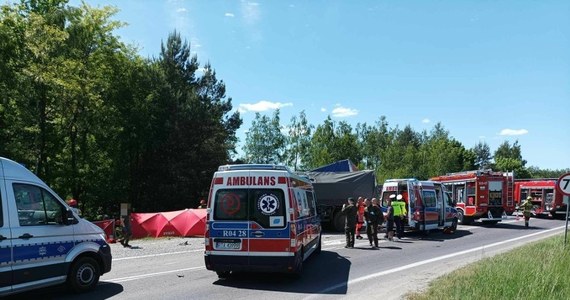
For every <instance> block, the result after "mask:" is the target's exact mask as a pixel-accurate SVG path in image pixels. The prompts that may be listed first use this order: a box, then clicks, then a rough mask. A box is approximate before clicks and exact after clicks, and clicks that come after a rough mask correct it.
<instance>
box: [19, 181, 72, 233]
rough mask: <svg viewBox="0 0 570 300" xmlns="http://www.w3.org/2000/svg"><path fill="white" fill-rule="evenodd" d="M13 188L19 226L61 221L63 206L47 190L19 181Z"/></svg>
mask: <svg viewBox="0 0 570 300" xmlns="http://www.w3.org/2000/svg"><path fill="white" fill-rule="evenodd" d="M13 188H14V196H15V198H16V208H17V209H18V219H19V221H20V225H21V226H35V225H48V224H51V225H56V224H62V223H63V211H64V206H63V204H61V203H60V202H59V201H58V200H57V199H56V198H55V197H54V196H53V195H52V194H51V193H49V192H48V191H47V190H45V189H43V188H40V187H37V186H33V185H28V184H19V183H15V184H14V185H13Z"/></svg>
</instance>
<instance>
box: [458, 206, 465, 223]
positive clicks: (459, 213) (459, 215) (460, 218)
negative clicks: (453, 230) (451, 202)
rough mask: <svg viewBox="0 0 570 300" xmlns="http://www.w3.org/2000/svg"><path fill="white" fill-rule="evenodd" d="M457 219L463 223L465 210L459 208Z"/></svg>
mask: <svg viewBox="0 0 570 300" xmlns="http://www.w3.org/2000/svg"><path fill="white" fill-rule="evenodd" d="M457 220H458V221H459V224H461V225H463V220H464V217H463V211H462V210H459V209H458V210H457Z"/></svg>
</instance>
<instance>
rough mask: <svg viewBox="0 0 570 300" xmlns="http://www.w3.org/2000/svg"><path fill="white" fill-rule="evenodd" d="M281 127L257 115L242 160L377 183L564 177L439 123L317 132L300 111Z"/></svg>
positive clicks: (325, 127)
mask: <svg viewBox="0 0 570 300" xmlns="http://www.w3.org/2000/svg"><path fill="white" fill-rule="evenodd" d="M280 124H281V122H280V111H279V110H276V111H275V112H273V115H272V116H267V115H262V114H260V113H257V114H256V115H255V118H254V120H253V121H252V124H251V126H250V128H249V130H248V132H247V133H246V140H245V146H244V149H243V150H244V155H243V158H242V159H241V160H242V161H244V162H250V163H275V164H285V165H288V166H290V167H291V168H292V169H293V170H296V171H306V170H311V169H315V168H318V167H320V166H323V165H327V164H330V163H332V162H335V161H339V160H344V159H350V160H351V161H352V162H354V163H357V164H358V167H359V168H360V169H369V170H374V171H375V172H376V176H377V179H378V182H380V183H381V182H383V181H384V180H385V179H389V178H411V177H415V178H418V179H420V180H425V179H428V178H430V177H435V176H439V175H444V174H446V173H451V172H460V171H467V170H477V169H493V170H495V171H504V172H514V173H515V176H516V178H557V177H559V176H560V175H561V174H563V173H564V172H566V171H568V169H567V170H564V169H561V170H544V169H540V168H538V167H532V166H531V167H527V166H526V164H527V161H526V160H524V159H523V156H522V151H521V145H520V144H519V142H518V141H515V142H514V143H510V142H509V141H504V142H503V143H501V144H500V145H499V146H498V147H497V149H496V150H495V151H494V152H492V151H491V149H490V147H489V145H488V144H487V143H486V142H484V141H480V142H479V143H477V144H476V145H474V146H473V147H471V148H466V147H465V146H464V145H463V144H461V142H459V141H457V140H456V139H455V138H453V137H452V136H451V135H450V134H449V131H448V130H446V129H445V128H444V126H443V125H442V124H441V123H437V124H435V125H434V126H433V128H432V129H431V130H430V131H429V132H428V131H427V130H423V131H421V132H417V131H415V130H414V129H413V128H412V127H411V126H410V125H407V126H405V127H404V128H400V127H399V126H394V127H391V126H390V125H389V123H388V121H387V118H386V116H380V117H379V119H378V121H376V122H375V123H374V124H367V123H358V124H357V125H356V126H355V127H354V128H353V127H352V126H351V125H350V124H349V123H347V122H346V121H338V122H337V121H334V120H332V119H331V117H330V116H329V117H327V119H325V120H324V122H323V124H319V125H317V126H316V127H315V126H314V125H312V124H310V123H309V122H308V121H307V118H306V114H305V112H304V111H301V112H300V113H299V115H296V116H293V117H292V118H291V120H290V122H289V124H288V125H287V126H285V127H282V126H281V125H280ZM284 129H286V130H284ZM284 131H285V132H284Z"/></svg>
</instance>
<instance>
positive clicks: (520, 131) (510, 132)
mask: <svg viewBox="0 0 570 300" xmlns="http://www.w3.org/2000/svg"><path fill="white" fill-rule="evenodd" d="M527 133H528V130H526V129H510V128H505V129H503V130H501V133H499V135H523V134H527Z"/></svg>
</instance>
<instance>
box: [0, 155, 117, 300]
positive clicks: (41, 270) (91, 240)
mask: <svg viewBox="0 0 570 300" xmlns="http://www.w3.org/2000/svg"><path fill="white" fill-rule="evenodd" d="M0 200H1V205H0V296H5V295H9V294H13V293H18V292H23V291H27V290H31V289H35V288H41V287H46V286H50V285H57V284H62V283H67V284H68V285H69V287H70V288H71V289H72V290H74V291H76V292H82V291H87V290H90V289H92V288H94V287H95V286H96V285H97V283H98V282H99V277H100V276H101V275H102V274H104V273H106V272H109V271H110V270H111V249H110V247H109V245H108V244H107V242H106V241H105V236H104V234H103V231H102V230H101V229H100V228H99V227H97V226H95V225H94V224H92V223H90V222H88V221H86V220H84V219H82V218H80V217H79V216H77V215H76V214H74V212H73V211H72V210H71V209H70V207H68V206H67V205H66V204H65V202H64V201H63V200H62V199H61V198H59V197H58V196H57V195H56V194H55V193H54V192H53V191H52V190H51V189H50V188H49V187H48V186H47V185H46V184H45V183H44V182H43V181H41V180H40V179H39V178H38V177H37V176H36V175H34V174H33V173H32V172H30V171H29V170H27V169H26V168H25V167H24V166H22V165H20V164H18V163H16V162H14V161H12V160H9V159H6V158H3V157H0Z"/></svg>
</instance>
